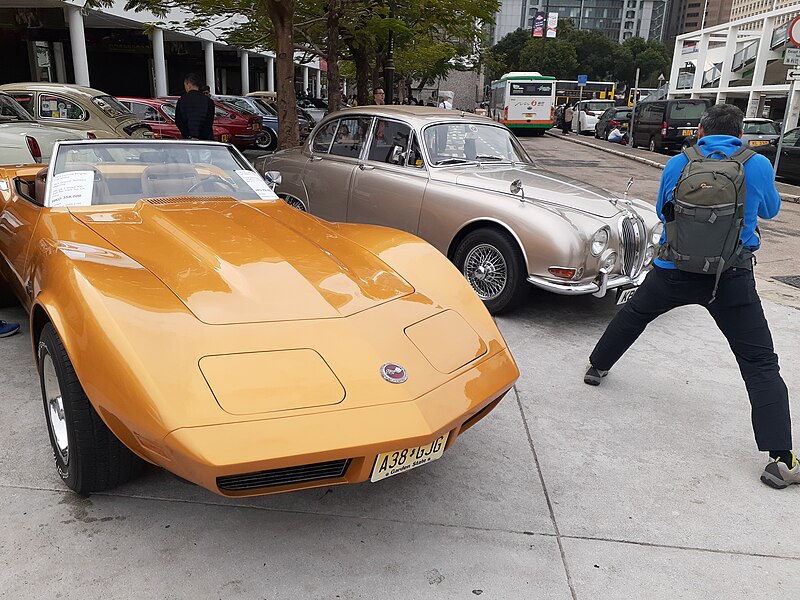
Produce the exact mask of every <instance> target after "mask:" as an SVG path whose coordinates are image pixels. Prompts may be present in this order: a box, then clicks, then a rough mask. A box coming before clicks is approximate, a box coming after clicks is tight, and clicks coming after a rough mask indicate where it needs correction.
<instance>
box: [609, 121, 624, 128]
mask: <svg viewBox="0 0 800 600" xmlns="http://www.w3.org/2000/svg"><path fill="white" fill-rule="evenodd" d="M608 124H609V125H611V126H612V127H619V126H620V125H621V124H622V123H620V122H619V121H615V120H613V119H612V120H610V121H609V122H608Z"/></svg>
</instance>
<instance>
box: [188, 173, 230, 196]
mask: <svg viewBox="0 0 800 600" xmlns="http://www.w3.org/2000/svg"><path fill="white" fill-rule="evenodd" d="M212 182H216V183H221V184H223V185H225V186H227V187H228V188H229V189H230V190H231V191H232V192H234V193H235V192H236V186H235V185H234V184H232V183H231V182H230V181H228V180H227V179H225V178H224V177H220V176H219V175H214V174H212V175H210V176H209V177H206V178H205V179H203V181H198V182H197V183H195V184H194V185H193V186H192V187H190V188H189V189H188V190H186V193H187V194H191V193H192V192H194V191H195V190H197V189H198V188H200V187H203V186H205V185H206V184H207V183H212Z"/></svg>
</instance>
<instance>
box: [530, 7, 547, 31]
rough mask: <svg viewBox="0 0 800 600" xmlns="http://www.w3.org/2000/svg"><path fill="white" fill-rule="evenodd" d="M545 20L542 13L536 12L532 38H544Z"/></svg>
mask: <svg viewBox="0 0 800 600" xmlns="http://www.w3.org/2000/svg"><path fill="white" fill-rule="evenodd" d="M545 23H546V19H545V16H544V13H543V12H542V11H538V12H537V13H536V16H535V17H534V19H533V37H544V28H545Z"/></svg>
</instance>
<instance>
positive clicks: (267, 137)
mask: <svg viewBox="0 0 800 600" xmlns="http://www.w3.org/2000/svg"><path fill="white" fill-rule="evenodd" d="M261 134H262V135H261V136H260V137H259V138H258V139H257V140H256V143H255V147H256V148H258V149H259V150H275V149H276V148H277V147H278V136H276V135H275V132H274V131H272V129H270V128H269V127H265V128H264V129H262V130H261Z"/></svg>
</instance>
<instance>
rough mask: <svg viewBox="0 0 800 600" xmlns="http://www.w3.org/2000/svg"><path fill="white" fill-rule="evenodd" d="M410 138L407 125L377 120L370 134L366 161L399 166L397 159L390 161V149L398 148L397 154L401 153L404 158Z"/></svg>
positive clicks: (409, 129)
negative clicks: (370, 138)
mask: <svg viewBox="0 0 800 600" xmlns="http://www.w3.org/2000/svg"><path fill="white" fill-rule="evenodd" d="M410 137H411V128H410V127H409V126H408V125H405V124H404V123H398V122H396V121H387V120H385V119H378V120H377V122H376V123H375V129H374V131H373V132H372V140H371V142H370V145H369V154H368V156H367V158H368V160H377V161H378V162H384V163H391V164H399V162H398V160H397V158H395V160H392V154H393V152H392V148H394V147H395V146H399V147H400V148H401V150H400V151H399V152H402V153H403V156H405V154H404V153H405V151H406V150H408V142H409V141H410V139H409V138H410ZM395 157H397V151H395Z"/></svg>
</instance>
